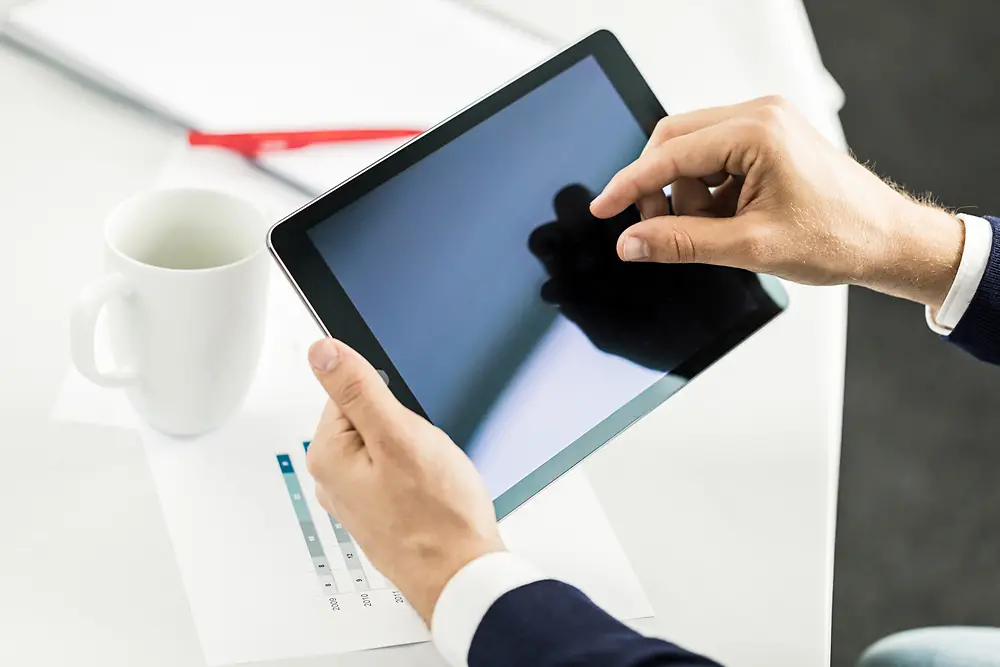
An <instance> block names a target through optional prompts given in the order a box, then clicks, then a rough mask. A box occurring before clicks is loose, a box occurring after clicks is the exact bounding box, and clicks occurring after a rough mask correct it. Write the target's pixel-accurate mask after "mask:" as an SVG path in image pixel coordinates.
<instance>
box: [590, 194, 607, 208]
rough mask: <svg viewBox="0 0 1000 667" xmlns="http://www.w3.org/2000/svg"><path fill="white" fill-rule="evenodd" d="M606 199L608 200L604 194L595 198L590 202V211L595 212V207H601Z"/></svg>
mask: <svg viewBox="0 0 1000 667" xmlns="http://www.w3.org/2000/svg"><path fill="white" fill-rule="evenodd" d="M605 199H607V197H605V196H604V193H603V192H602V193H601V194H599V195H597V196H596V197H594V199H593V200H591V202H590V210H591V211H593V210H594V207H595V206H600V205H601V203H602V202H603V201H604V200H605Z"/></svg>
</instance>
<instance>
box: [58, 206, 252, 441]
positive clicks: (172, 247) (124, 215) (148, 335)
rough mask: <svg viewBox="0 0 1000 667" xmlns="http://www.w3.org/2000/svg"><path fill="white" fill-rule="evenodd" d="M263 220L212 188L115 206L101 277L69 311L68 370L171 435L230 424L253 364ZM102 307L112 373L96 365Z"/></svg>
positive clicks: (241, 400) (247, 382)
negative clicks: (118, 396) (120, 392)
mask: <svg viewBox="0 0 1000 667" xmlns="http://www.w3.org/2000/svg"><path fill="white" fill-rule="evenodd" d="M266 228H267V222H266V220H265V218H264V216H263V215H262V214H261V213H260V212H259V211H258V210H257V209H256V208H255V207H254V206H252V205H251V204H250V203H248V202H246V201H243V200H241V199H239V198H237V197H233V196H231V195H228V194H224V193H221V192H214V191H211V190H200V189H193V188H183V189H173V190H159V191H154V192H150V193H147V194H142V195H139V196H136V197H134V198H132V199H129V200H127V201H125V202H124V203H122V204H120V205H119V206H118V207H117V208H116V209H114V211H112V212H111V214H110V215H109V216H108V218H107V220H106V223H105V235H104V241H105V254H106V266H107V271H108V272H107V274H106V275H105V276H104V277H103V278H101V279H100V280H98V281H97V282H95V283H93V284H91V285H89V286H88V287H86V288H85V289H84V290H83V292H82V293H81V294H80V298H79V300H78V301H77V304H76V306H75V308H74V310H73V314H72V319H71V325H70V333H71V348H72V357H73V363H74V364H75V365H76V368H77V370H78V371H79V372H80V374H81V375H83V376H84V377H86V378H88V379H89V380H90V381H92V382H94V383H96V384H98V385H101V386H103V387H119V388H122V389H124V391H125V392H126V395H127V396H128V399H129V401H130V402H131V403H132V406H133V407H134V408H135V410H136V412H137V413H138V414H139V415H140V416H141V417H143V418H144V419H145V420H146V421H148V422H149V423H150V424H151V425H152V426H153V427H154V428H156V429H157V430H160V431H163V432H165V433H169V434H172V435H185V436H190V435H196V434H199V433H204V432H206V431H210V430H212V429H214V428H216V427H218V426H220V425H221V424H222V423H223V422H225V421H226V420H227V419H228V418H229V417H231V416H232V415H233V414H234V413H235V412H236V411H237V410H238V408H239V406H240V404H241V403H242V402H243V399H244V398H245V396H246V394H247V390H248V389H249V388H250V384H251V383H252V381H253V378H254V374H255V372H256V369H257V364H258V361H259V359H260V352H261V347H262V344H263V338H264V322H265V314H266V308H267V280H268V264H269V262H268V259H267V253H266V247H265V243H264V239H265V232H266ZM102 311H106V321H107V331H108V334H109V336H110V341H109V342H110V347H111V352H112V356H113V357H114V367H113V368H111V369H102V368H99V367H98V363H97V355H96V350H95V343H96V342H97V341H96V340H95V339H96V331H97V323H98V317H99V315H100V314H101V312H102Z"/></svg>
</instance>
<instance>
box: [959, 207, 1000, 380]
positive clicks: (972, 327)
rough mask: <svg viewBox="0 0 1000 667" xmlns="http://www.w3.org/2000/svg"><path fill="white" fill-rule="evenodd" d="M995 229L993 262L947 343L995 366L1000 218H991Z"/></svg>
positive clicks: (998, 356) (999, 343)
mask: <svg viewBox="0 0 1000 667" xmlns="http://www.w3.org/2000/svg"><path fill="white" fill-rule="evenodd" d="M986 220H988V221H989V223H990V226H991V227H992V228H993V245H992V247H991V248H990V259H989V263H988V264H987V265H986V271H985V273H983V279H982V281H981V282H980V283H979V289H978V290H977V291H976V294H975V296H973V297H972V301H971V302H969V307H968V309H966V311H965V314H964V315H962V319H961V320H959V322H958V325H956V326H955V329H954V331H952V332H951V334H950V335H949V336H948V338H947V340H948V341H949V342H951V343H954V344H955V345H957V346H959V347H960V348H962V349H963V350H965V351H966V352H968V353H969V354H971V355H973V356H975V357H978V358H979V359H982V360H983V361H986V362H989V363H991V364H1000V218H993V217H989V216H987V218H986Z"/></svg>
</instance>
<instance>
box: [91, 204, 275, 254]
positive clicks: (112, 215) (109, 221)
mask: <svg viewBox="0 0 1000 667" xmlns="http://www.w3.org/2000/svg"><path fill="white" fill-rule="evenodd" d="M192 193H194V194H201V195H211V196H213V197H217V198H220V199H224V200H227V201H228V202H229V203H232V204H237V205H239V206H241V207H243V208H246V209H247V210H249V211H252V212H253V214H254V215H256V216H257V217H258V218H259V219H260V222H261V223H262V226H261V229H264V230H266V229H267V217H266V216H265V215H264V212H263V211H262V210H261V209H260V208H259V207H258V206H257V205H256V204H254V203H252V202H250V201H249V200H247V199H244V198H242V197H239V196H237V195H234V194H231V193H229V192H225V191H223V190H215V189H212V188H203V187H196V186H193V187H189V186H178V187H168V188H152V189H149V190H144V191H142V192H139V193H136V194H134V195H132V196H131V197H128V198H126V199H124V200H123V201H120V202H118V204H116V205H115V206H114V208H112V209H111V211H110V212H109V213H108V214H107V216H106V217H105V219H104V245H105V246H106V247H107V248H108V250H110V251H111V252H112V253H114V255H115V256H116V257H118V258H120V259H122V260H124V261H126V262H128V263H129V264H132V265H133V266H137V267H140V268H141V269H144V270H153V271H169V272H171V273H183V274H193V273H209V272H212V271H221V270H224V269H231V268H234V267H237V266H240V265H242V264H247V263H250V262H252V261H253V260H255V259H256V258H257V257H259V256H260V255H263V254H264V253H265V251H266V250H267V244H266V243H261V245H260V247H258V248H257V249H255V250H254V251H253V252H252V253H250V254H248V255H246V256H245V257H241V258H239V259H237V260H235V261H233V262H228V263H226V264H219V265H217V266H206V267H202V268H197V269H175V268H171V267H168V266H157V265H156V264H150V263H148V262H143V261H141V260H138V259H136V258H135V257H133V256H132V255H130V254H128V253H126V252H125V251H123V250H122V249H121V248H119V247H118V244H117V243H116V242H115V240H114V239H113V238H112V232H113V229H114V228H115V227H116V226H117V225H118V224H121V223H120V219H121V217H122V216H123V215H124V213H125V211H126V209H128V208H129V207H131V206H135V205H136V204H137V203H138V202H140V201H142V200H144V199H150V198H152V197H154V196H158V195H162V196H170V197H173V196H180V195H184V194H192Z"/></svg>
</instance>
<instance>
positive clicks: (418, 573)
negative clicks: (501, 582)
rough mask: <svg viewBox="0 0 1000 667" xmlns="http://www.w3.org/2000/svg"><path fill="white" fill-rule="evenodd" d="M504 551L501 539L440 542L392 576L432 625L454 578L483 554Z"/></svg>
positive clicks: (424, 618)
mask: <svg viewBox="0 0 1000 667" xmlns="http://www.w3.org/2000/svg"><path fill="white" fill-rule="evenodd" d="M500 551H506V548H505V547H504V545H503V543H502V542H500V541H499V539H497V540H495V541H494V540H483V541H475V542H472V543H469V544H464V545H456V544H453V543H446V542H439V543H437V544H435V545H434V546H433V547H430V548H422V549H418V550H416V553H415V554H414V557H413V558H411V559H409V562H408V563H407V564H405V565H403V567H401V568H399V572H398V573H397V574H396V576H394V577H390V579H391V580H392V581H393V582H394V583H395V584H396V585H397V586H398V587H399V590H400V592H401V593H402V594H403V596H404V597H406V599H407V601H409V603H410V605H411V606H412V607H413V609H414V610H415V611H416V612H417V614H419V615H420V617H421V618H422V619H423V620H424V622H425V623H427V625H428V626H429V625H430V622H431V617H432V616H433V614H434V607H435V606H436V605H437V601H438V599H439V598H440V597H441V592H442V591H443V590H444V587H445V586H446V585H447V583H448V582H449V581H451V578H452V577H454V576H455V574H456V573H457V572H458V571H459V570H461V569H462V568H463V567H465V566H466V565H468V564H469V563H471V562H472V561H474V560H476V559H477V558H479V557H480V556H484V555H486V554H489V553H494V552H500Z"/></svg>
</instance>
